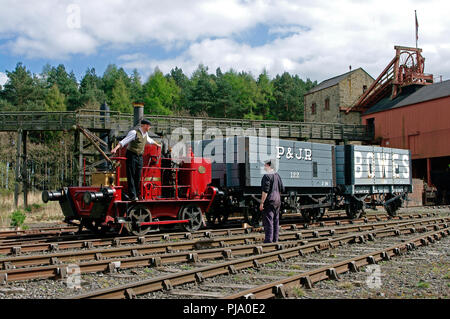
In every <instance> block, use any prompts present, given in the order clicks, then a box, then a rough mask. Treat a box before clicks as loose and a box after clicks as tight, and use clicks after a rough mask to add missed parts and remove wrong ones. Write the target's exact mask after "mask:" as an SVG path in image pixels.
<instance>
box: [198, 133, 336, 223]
mask: <svg viewBox="0 0 450 319" xmlns="http://www.w3.org/2000/svg"><path fill="white" fill-rule="evenodd" d="M191 145H192V148H193V150H194V154H195V155H196V156H204V157H207V158H210V159H211V160H212V185H213V186H215V187H217V188H219V189H220V191H221V192H220V196H218V198H217V199H216V201H215V203H214V205H213V208H212V209H211V210H210V212H209V213H208V214H207V215H206V216H207V218H208V221H210V222H219V223H222V222H224V221H226V220H227V219H228V215H229V214H230V212H240V213H242V214H243V215H244V216H245V217H246V218H247V219H248V220H249V221H250V222H251V223H252V224H259V223H260V221H261V212H260V211H259V209H258V207H259V202H260V197H261V178H262V176H263V175H264V174H265V171H264V162H265V161H266V160H269V159H270V160H272V163H273V166H274V169H275V170H276V171H277V172H278V173H279V174H280V176H281V178H282V180H283V184H284V187H285V192H284V193H283V194H282V212H284V211H287V210H294V211H296V212H299V213H301V214H302V215H303V217H304V218H305V219H306V220H308V221H310V220H312V219H319V218H320V217H321V216H322V215H323V214H324V213H325V209H326V208H332V206H333V205H334V203H335V200H334V188H335V186H336V172H335V169H334V167H335V166H334V161H335V158H334V146H333V145H329V144H320V143H310V142H299V141H291V140H283V139H271V138H266V137H256V136H234V137H229V138H224V139H216V140H201V141H195V142H193V143H192V144H191Z"/></svg>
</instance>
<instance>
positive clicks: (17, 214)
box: [9, 210, 27, 227]
mask: <svg viewBox="0 0 450 319" xmlns="http://www.w3.org/2000/svg"><path fill="white" fill-rule="evenodd" d="M26 217H27V216H26V215H25V213H24V212H23V211H21V210H16V211H14V212H13V213H12V214H11V215H10V216H9V218H10V219H11V226H12V227H20V226H22V225H23V223H24V222H25V218H26Z"/></svg>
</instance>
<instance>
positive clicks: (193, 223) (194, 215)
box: [179, 205, 203, 232]
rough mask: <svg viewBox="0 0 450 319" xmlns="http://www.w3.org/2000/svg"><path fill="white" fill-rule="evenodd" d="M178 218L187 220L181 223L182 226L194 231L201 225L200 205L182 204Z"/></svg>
mask: <svg viewBox="0 0 450 319" xmlns="http://www.w3.org/2000/svg"><path fill="white" fill-rule="evenodd" d="M179 218H180V219H181V220H184V219H187V220H189V222H187V223H184V224H182V226H183V228H184V229H185V230H186V231H188V232H194V231H197V230H199V229H200V227H202V225H203V215H202V210H201V209H200V207H198V206H195V205H189V206H184V207H182V208H181V211H180V214H179Z"/></svg>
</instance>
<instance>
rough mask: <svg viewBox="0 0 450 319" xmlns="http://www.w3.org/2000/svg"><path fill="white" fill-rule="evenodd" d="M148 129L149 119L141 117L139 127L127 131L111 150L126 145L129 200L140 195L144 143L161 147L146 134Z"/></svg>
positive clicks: (115, 150) (136, 198)
mask: <svg viewBox="0 0 450 319" xmlns="http://www.w3.org/2000/svg"><path fill="white" fill-rule="evenodd" d="M149 130H150V121H148V120H146V119H143V120H142V121H141V127H140V128H139V129H138V130H131V131H129V132H128V134H127V136H126V137H125V138H124V139H123V140H121V141H120V142H119V144H118V145H117V146H116V147H114V149H113V150H112V151H111V153H112V154H115V153H116V152H117V150H118V149H119V148H121V147H125V146H127V145H128V148H127V154H126V157H127V162H126V163H127V167H126V168H127V182H128V196H129V198H130V200H131V201H137V200H138V199H139V196H140V195H141V194H140V192H141V187H140V186H141V185H140V182H141V173H142V166H143V160H142V154H144V150H145V145H146V144H156V145H157V146H158V147H161V145H160V144H158V143H156V142H155V141H154V140H153V139H152V138H151V137H150V136H148V131H149Z"/></svg>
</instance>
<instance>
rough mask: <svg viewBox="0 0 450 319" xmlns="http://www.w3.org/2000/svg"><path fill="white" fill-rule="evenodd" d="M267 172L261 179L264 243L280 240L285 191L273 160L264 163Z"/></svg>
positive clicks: (260, 206)
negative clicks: (279, 231) (282, 201)
mask: <svg viewBox="0 0 450 319" xmlns="http://www.w3.org/2000/svg"><path fill="white" fill-rule="evenodd" d="M264 170H265V171H266V174H265V175H264V176H263V178H262V180H261V189H262V195H261V204H260V205H259V209H260V210H261V211H262V214H263V225H264V232H265V234H266V235H265V239H264V243H274V242H277V241H278V230H279V228H280V207H281V195H280V193H282V192H284V186H283V182H282V181H281V177H280V175H279V174H278V173H277V172H275V171H274V170H273V167H272V161H270V160H268V161H266V162H265V163H264Z"/></svg>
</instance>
